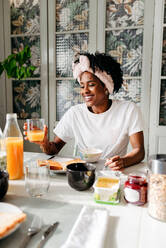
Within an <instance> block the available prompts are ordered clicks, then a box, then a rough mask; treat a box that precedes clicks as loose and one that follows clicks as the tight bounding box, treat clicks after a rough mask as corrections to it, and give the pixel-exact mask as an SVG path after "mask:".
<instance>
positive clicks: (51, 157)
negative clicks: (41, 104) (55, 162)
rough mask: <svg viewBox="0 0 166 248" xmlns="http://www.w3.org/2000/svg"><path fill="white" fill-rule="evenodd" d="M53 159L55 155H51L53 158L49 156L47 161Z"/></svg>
mask: <svg viewBox="0 0 166 248" xmlns="http://www.w3.org/2000/svg"><path fill="white" fill-rule="evenodd" d="M54 157H55V155H53V156H51V157H50V158H48V159H47V160H50V159H52V158H54Z"/></svg>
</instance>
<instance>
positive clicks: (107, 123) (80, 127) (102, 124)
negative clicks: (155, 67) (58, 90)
mask: <svg viewBox="0 0 166 248" xmlns="http://www.w3.org/2000/svg"><path fill="white" fill-rule="evenodd" d="M142 130H143V123H142V115H141V112H140V109H139V107H138V106H136V105H135V104H134V103H132V102H127V101H119V100H112V105H111V107H110V108H109V109H108V110H107V111H105V112H104V113H101V114H94V113H92V112H90V111H89V110H88V108H87V106H86V104H85V103H84V104H78V105H75V106H73V107H71V108H70V109H69V110H68V111H67V112H66V113H65V114H64V116H63V117H62V119H61V120H60V121H59V123H58V125H57V126H56V127H55V129H54V133H55V134H56V135H57V136H58V137H59V138H60V139H62V140H63V141H64V142H68V141H69V140H70V139H75V143H76V144H77V145H78V148H79V149H85V148H87V147H91V148H99V149H101V150H102V151H103V154H102V158H109V157H112V156H115V155H120V156H123V155H125V154H126V152H127V146H128V143H129V136H131V135H132V134H134V133H137V132H140V131H142Z"/></svg>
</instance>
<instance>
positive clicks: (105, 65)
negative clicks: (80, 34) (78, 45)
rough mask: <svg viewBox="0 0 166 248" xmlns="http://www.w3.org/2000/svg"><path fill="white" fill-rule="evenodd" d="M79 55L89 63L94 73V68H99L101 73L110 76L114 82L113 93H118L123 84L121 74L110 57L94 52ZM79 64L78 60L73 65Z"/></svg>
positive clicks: (118, 65)
mask: <svg viewBox="0 0 166 248" xmlns="http://www.w3.org/2000/svg"><path fill="white" fill-rule="evenodd" d="M79 55H85V56H87V57H88V59H89V61H90V67H91V68H92V70H93V72H94V73H95V70H96V68H99V69H100V70H101V71H106V72H107V74H109V75H111V77H112V79H113V82H114V91H113V92H118V91H119V89H120V88H121V86H122V84H123V72H122V70H121V68H120V64H119V63H118V62H117V61H116V60H115V59H113V58H112V57H111V56H110V55H108V54H105V53H99V52H96V53H95V54H91V53H79ZM78 62H79V58H77V59H76V60H75V63H78Z"/></svg>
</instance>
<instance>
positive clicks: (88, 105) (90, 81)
mask: <svg viewBox="0 0 166 248" xmlns="http://www.w3.org/2000/svg"><path fill="white" fill-rule="evenodd" d="M72 68H73V76H74V78H75V79H77V80H78V82H79V84H80V94H81V95H82V97H83V99H84V101H85V103H84V104H78V105H76V106H73V107H71V108H70V109H69V110H68V111H67V112H66V113H65V114H64V116H63V117H62V119H61V120H60V122H59V123H58V125H57V126H56V128H55V129H54V133H55V135H56V136H55V138H54V141H53V142H50V141H49V140H48V139H47V127H45V138H44V140H43V142H38V143H39V144H40V147H41V149H42V150H43V151H44V152H45V153H47V154H56V153H58V152H59V151H60V150H61V149H62V147H63V146H64V145H65V144H66V143H67V142H68V141H69V140H70V139H73V138H74V139H75V142H76V144H77V146H78V148H79V149H85V148H87V147H95V148H100V149H101V150H102V151H103V154H102V158H104V159H107V161H106V164H105V165H106V166H109V167H110V168H111V169H113V170H120V169H122V168H124V167H127V166H130V165H133V164H136V163H139V162H140V161H141V160H142V159H143V158H144V137H143V127H142V117H141V113H140V110H139V108H138V107H137V106H136V105H135V104H134V103H131V102H125V101H118V100H111V99H109V94H112V93H114V92H118V90H119V89H120V87H121V86H122V83H123V80H122V71H121V69H120V65H119V63H117V62H116V61H115V60H114V59H113V58H112V57H111V56H109V55H106V54H101V53H96V54H95V55H93V54H89V53H86V54H81V55H80V57H79V59H77V60H76V61H75V62H74V63H73V67H72ZM129 142H130V144H131V146H132V151H131V152H129V153H127V146H128V143H129ZM126 153H127V154H126Z"/></svg>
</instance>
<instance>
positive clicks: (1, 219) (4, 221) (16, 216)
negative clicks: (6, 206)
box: [0, 212, 26, 238]
mask: <svg viewBox="0 0 166 248" xmlns="http://www.w3.org/2000/svg"><path fill="white" fill-rule="evenodd" d="M25 219H26V214H24V213H7V212H0V238H2V237H4V236H5V235H6V234H7V233H8V232H9V231H10V230H12V229H13V228H15V226H16V225H17V224H19V223H21V222H23V221H24V220H25Z"/></svg>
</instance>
